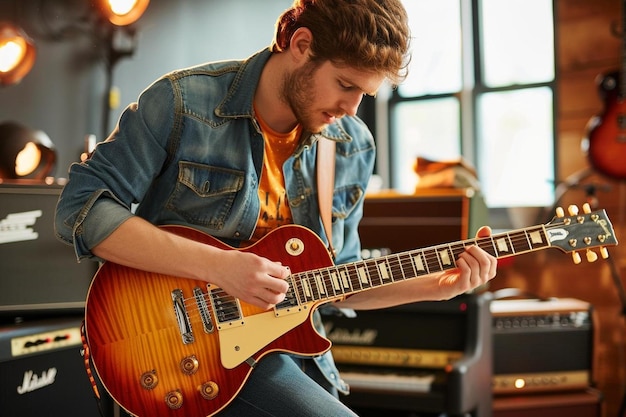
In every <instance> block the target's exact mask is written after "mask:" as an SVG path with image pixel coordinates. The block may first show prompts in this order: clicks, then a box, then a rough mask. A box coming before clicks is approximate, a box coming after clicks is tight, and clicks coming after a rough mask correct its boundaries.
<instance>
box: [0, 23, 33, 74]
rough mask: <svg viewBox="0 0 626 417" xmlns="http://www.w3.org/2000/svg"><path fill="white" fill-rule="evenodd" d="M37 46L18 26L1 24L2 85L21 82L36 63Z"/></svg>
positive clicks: (0, 72)
mask: <svg viewBox="0 0 626 417" xmlns="http://www.w3.org/2000/svg"><path fill="white" fill-rule="evenodd" d="M35 55H36V52H35V44H34V43H33V41H32V40H31V39H30V38H29V37H28V36H26V34H25V33H24V31H23V30H22V29H20V28H18V27H17V26H15V25H13V24H11V23H8V22H0V85H11V84H16V83H18V82H20V80H21V79H22V78H24V76H25V75H26V74H28V72H29V71H30V69H31V68H32V67H33V64H34V63H35Z"/></svg>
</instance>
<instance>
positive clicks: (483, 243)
mask: <svg viewBox="0 0 626 417" xmlns="http://www.w3.org/2000/svg"><path fill="white" fill-rule="evenodd" d="M547 234H548V231H547V230H546V228H545V227H544V226H533V227H530V228H526V229H520V230H515V231H509V232H506V233H500V234H495V235H492V236H490V237H483V238H476V239H468V240H463V241H459V242H454V243H447V244H441V245H437V246H431V247H428V248H424V249H416V250H411V251H407V252H401V253H396V254H392V255H387V256H383V257H380V258H373V259H366V260H362V261H357V262H353V263H349V264H344V265H338V266H332V267H328V268H322V269H317V270H313V271H306V272H301V273H298V274H294V275H292V276H291V280H292V285H291V287H292V288H293V291H294V292H295V293H294V294H291V295H290V294H288V296H287V298H286V301H285V302H284V305H278V306H277V308H281V307H287V306H293V305H294V303H295V302H296V299H297V300H300V301H301V302H302V301H304V302H314V301H321V300H325V301H330V300H336V299H340V298H342V297H344V296H346V295H350V294H355V293H358V292H361V291H365V290H368V289H371V288H376V287H380V286H383V285H388V284H393V283H396V282H402V281H406V280H410V279H414V278H418V277H421V276H423V275H428V274H431V273H436V272H442V271H445V270H449V269H453V268H456V259H457V258H458V256H459V255H460V254H461V253H462V252H464V251H465V248H466V247H467V246H471V245H477V246H479V247H481V248H482V249H484V250H485V251H486V252H488V253H490V254H492V255H493V256H495V257H496V258H505V257H509V256H514V255H518V254H522V253H528V252H532V251H536V250H540V249H544V248H547V247H550V246H551V244H550V243H549V239H548V236H547ZM290 300H291V301H290Z"/></svg>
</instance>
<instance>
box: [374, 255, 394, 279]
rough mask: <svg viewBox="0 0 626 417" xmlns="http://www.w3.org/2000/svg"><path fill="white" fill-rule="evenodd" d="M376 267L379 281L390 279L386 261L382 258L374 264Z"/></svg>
mask: <svg viewBox="0 0 626 417" xmlns="http://www.w3.org/2000/svg"><path fill="white" fill-rule="evenodd" d="M376 266H377V267H378V268H377V270H378V275H379V276H380V279H381V282H385V281H389V280H390V279H391V275H390V274H389V266H388V265H387V261H386V260H383V261H381V262H378V263H377V264H376Z"/></svg>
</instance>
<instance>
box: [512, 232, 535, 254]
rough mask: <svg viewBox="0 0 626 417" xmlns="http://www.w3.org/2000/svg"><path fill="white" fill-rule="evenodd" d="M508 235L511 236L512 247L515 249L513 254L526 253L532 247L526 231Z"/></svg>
mask: <svg viewBox="0 0 626 417" xmlns="http://www.w3.org/2000/svg"><path fill="white" fill-rule="evenodd" d="M507 235H508V236H509V240H510V242H511V246H512V247H513V254H516V253H522V252H526V251H527V250H528V249H530V248H531V246H528V237H527V234H526V232H525V231H522V232H518V233H509V234H507ZM511 236H513V237H511ZM520 237H521V239H520Z"/></svg>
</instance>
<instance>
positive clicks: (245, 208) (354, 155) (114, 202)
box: [55, 49, 375, 390]
mask: <svg viewBox="0 0 626 417" xmlns="http://www.w3.org/2000/svg"><path fill="white" fill-rule="evenodd" d="M270 55H271V52H270V51H269V50H267V49H266V50H263V51H260V52H258V53H257V54H255V55H253V56H251V57H250V58H248V59H247V60H244V61H223V62H214V63H207V64H203V65H200V66H196V67H192V68H187V69H182V70H178V71H174V72H172V73H169V74H167V75H165V76H163V77H162V78H160V79H159V80H157V81H156V82H154V83H153V84H152V85H150V86H149V87H148V88H147V89H146V90H144V91H143V92H142V94H141V95H140V97H139V100H138V102H137V103H135V104H132V105H130V106H129V107H128V108H127V109H126V110H125V111H124V112H123V113H122V115H121V117H120V120H119V123H118V126H117V128H116V129H115V131H114V133H113V134H112V135H111V137H110V138H109V139H107V140H106V141H104V142H102V143H100V144H98V146H97V147H96V150H95V151H94V153H93V154H92V156H91V158H90V159H88V160H87V161H85V162H83V163H75V164H72V165H71V167H70V171H69V181H68V183H67V184H66V186H65V188H64V190H63V192H62V195H61V198H60V199H59V203H58V206H57V213H56V220H55V228H56V233H57V236H58V238H59V239H61V240H62V241H64V242H66V243H68V244H73V245H74V248H75V251H76V255H77V257H78V259H79V260H80V259H84V258H94V255H93V254H92V253H91V250H90V249H91V248H93V247H94V246H95V245H97V244H98V243H99V242H100V241H102V240H103V239H104V238H106V237H107V236H108V235H109V234H110V233H111V232H112V231H113V230H115V229H116V228H117V227H118V226H119V225H120V224H121V223H122V222H124V221H125V220H126V219H128V218H129V217H130V216H133V215H137V216H141V217H142V218H145V219H146V220H148V221H150V222H151V223H153V224H157V225H163V224H178V225H187V226H192V227H194V228H196V229H198V230H201V231H204V232H205V233H208V234H209V235H212V236H214V237H215V238H217V239H220V240H222V241H223V242H225V243H227V244H228V245H230V246H233V247H236V246H238V245H239V244H240V242H241V241H244V240H247V239H248V238H250V237H251V236H252V234H253V232H254V229H255V226H256V222H257V219H258V216H259V212H260V202H259V199H258V186H259V181H260V176H261V168H262V166H263V152H264V141H263V137H262V134H261V130H260V127H259V125H258V123H257V122H256V120H255V117H254V116H255V115H254V111H253V98H254V93H255V90H256V87H257V85H258V83H259V78H260V76H261V71H262V70H263V67H264V66H265V63H266V62H267V60H268V59H269V57H270ZM319 135H323V136H325V137H327V138H329V139H332V140H334V141H336V144H337V153H336V161H335V162H336V170H335V171H336V174H335V184H334V195H333V208H332V211H333V213H332V218H333V222H332V223H333V224H332V237H333V247H334V248H335V250H336V252H337V256H336V259H335V261H336V263H345V262H351V261H355V260H358V259H359V257H360V242H359V236H358V231H357V227H358V223H359V221H360V219H361V216H362V208H363V197H364V194H365V189H366V186H367V182H368V180H369V178H370V175H371V173H372V170H373V165H374V156H375V147H374V141H373V138H372V135H371V133H370V131H369V130H368V129H367V127H366V126H365V124H364V123H363V122H362V121H361V120H359V119H358V118H357V117H348V116H346V117H343V118H341V119H339V120H337V121H336V122H335V123H333V124H331V125H329V126H328V127H327V128H326V129H325V130H324V131H323V132H321V133H320V134H318V135H310V134H309V135H307V136H306V139H305V140H303V141H302V143H301V145H300V146H299V147H298V148H297V149H296V151H295V152H294V154H293V155H292V156H291V157H290V158H289V159H288V160H287V161H286V162H285V164H284V166H283V172H284V177H285V185H286V189H287V190H286V191H287V197H288V201H289V205H290V209H291V212H292V217H293V221H294V223H296V224H300V225H303V226H306V227H308V228H309V229H310V230H312V231H313V232H315V233H316V234H318V235H319V236H320V237H321V238H322V240H323V241H324V242H325V243H327V240H326V236H325V234H324V231H323V230H324V229H323V225H322V222H321V219H320V214H319V209H318V200H317V187H316V175H315V161H316V150H317V140H318V139H319ZM324 356H329V355H324ZM329 359H330V358H329ZM317 362H323V361H320V360H318V361H317ZM331 365H332V363H331ZM323 366H324V365H323V364H322V367H323ZM332 368H333V369H334V367H332ZM327 377H329V378H330V379H332V380H331V382H334V383H335V385H336V386H337V388H339V389H340V390H344V389H345V388H346V387H345V384H343V383H341V382H339V383H338V382H337V380H338V378H337V376H336V375H335V376H334V377H333V376H329V374H327Z"/></svg>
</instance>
